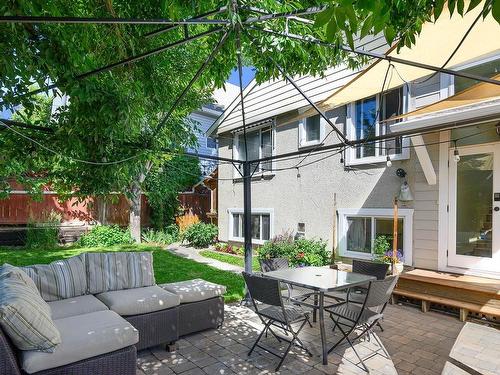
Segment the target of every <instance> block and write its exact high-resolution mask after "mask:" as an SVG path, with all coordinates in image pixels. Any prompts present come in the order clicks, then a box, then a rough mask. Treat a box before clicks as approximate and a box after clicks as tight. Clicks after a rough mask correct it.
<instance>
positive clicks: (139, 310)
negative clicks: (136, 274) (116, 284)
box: [96, 285, 179, 316]
mask: <svg viewBox="0 0 500 375" xmlns="http://www.w3.org/2000/svg"><path fill="white" fill-rule="evenodd" d="M96 297H97V298H99V299H100V300H101V301H102V302H103V303H104V304H105V305H106V306H108V307H109V309H110V310H113V311H115V312H117V313H118V314H120V315H123V316H127V315H138V314H146V313H150V312H153V311H159V310H164V309H168V308H171V307H174V306H178V305H179V297H178V296H176V295H175V294H172V293H170V292H167V291H166V290H163V289H162V288H160V287H159V286H156V285H154V286H148V287H144V288H134V289H125V290H115V291H112V292H105V293H100V294H97V295H96Z"/></svg>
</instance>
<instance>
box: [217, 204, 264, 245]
mask: <svg viewBox="0 0 500 375" xmlns="http://www.w3.org/2000/svg"><path fill="white" fill-rule="evenodd" d="M227 212H228V214H229V215H228V216H229V225H228V238H229V241H234V242H244V240H245V239H244V238H243V236H242V237H235V236H233V233H234V232H233V214H239V215H243V212H244V211H243V209H242V208H229V209H228V210H227ZM252 215H269V239H271V238H273V237H274V209H272V208H254V209H252ZM261 223H262V221H261ZM241 229H242V230H241V233H242V235H243V225H242V228H241ZM260 233H261V237H262V224H261V230H260ZM267 241H268V240H262V239H255V238H252V243H253V244H256V245H263V244H264V243H266V242H267Z"/></svg>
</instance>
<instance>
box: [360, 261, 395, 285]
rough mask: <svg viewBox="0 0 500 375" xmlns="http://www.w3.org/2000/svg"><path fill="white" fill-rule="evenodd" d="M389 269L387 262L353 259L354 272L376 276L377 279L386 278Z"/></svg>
mask: <svg viewBox="0 0 500 375" xmlns="http://www.w3.org/2000/svg"><path fill="white" fill-rule="evenodd" d="M388 270H389V264H387V263H374V262H366V261H362V260H356V259H354V260H353V261H352V272H356V273H361V274H363V275H370V276H375V277H376V278H377V280H384V279H385V276H386V275H387V271H388Z"/></svg>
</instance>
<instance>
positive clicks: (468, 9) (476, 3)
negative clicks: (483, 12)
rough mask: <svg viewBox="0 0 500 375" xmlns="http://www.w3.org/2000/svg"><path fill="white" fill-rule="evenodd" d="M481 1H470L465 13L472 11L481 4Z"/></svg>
mask: <svg viewBox="0 0 500 375" xmlns="http://www.w3.org/2000/svg"><path fill="white" fill-rule="evenodd" d="M482 1H483V0H471V2H470V4H469V7H468V8H467V12H470V11H471V10H472V9H474V8H475V7H477V6H478V5H479V4H481V2H482Z"/></svg>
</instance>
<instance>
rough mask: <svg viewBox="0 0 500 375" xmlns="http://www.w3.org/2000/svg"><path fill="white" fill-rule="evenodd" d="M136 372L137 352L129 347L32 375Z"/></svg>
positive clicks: (125, 373) (124, 374)
mask: <svg viewBox="0 0 500 375" xmlns="http://www.w3.org/2000/svg"><path fill="white" fill-rule="evenodd" d="M136 372H137V350H136V348H135V346H128V347H126V348H123V349H120V350H116V351H114V352H111V353H106V354H101V355H100V356H97V357H92V358H89V359H84V360H83V361H78V362H74V363H70V364H69V365H66V366H61V367H56V368H51V369H48V370H44V371H39V372H35V373H33V374H31V375H88V374H92V375H116V374H120V375H135V374H136Z"/></svg>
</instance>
